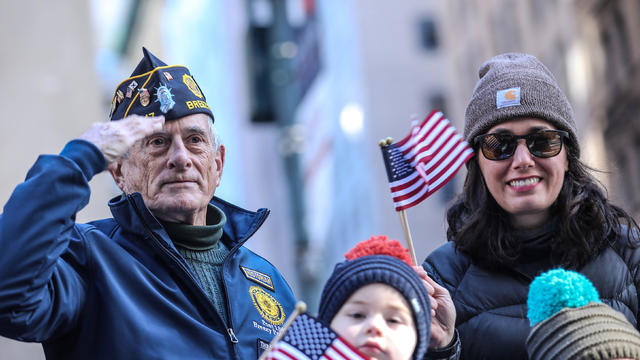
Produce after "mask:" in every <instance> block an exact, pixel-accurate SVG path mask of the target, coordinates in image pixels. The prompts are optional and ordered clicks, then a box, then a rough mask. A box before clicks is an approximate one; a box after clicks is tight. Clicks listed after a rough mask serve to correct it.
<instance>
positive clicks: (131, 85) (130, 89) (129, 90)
mask: <svg viewBox="0 0 640 360" xmlns="http://www.w3.org/2000/svg"><path fill="white" fill-rule="evenodd" d="M136 86H138V83H137V82H136V81H135V80H132V81H131V82H130V83H129V86H127V95H126V96H127V98H129V99H130V98H131V96H132V95H133V90H135V89H136Z"/></svg>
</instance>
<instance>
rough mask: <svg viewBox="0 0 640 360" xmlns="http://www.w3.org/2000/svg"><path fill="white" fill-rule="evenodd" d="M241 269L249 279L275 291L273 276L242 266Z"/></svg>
mask: <svg viewBox="0 0 640 360" xmlns="http://www.w3.org/2000/svg"><path fill="white" fill-rule="evenodd" d="M240 269H242V273H243V274H244V276H245V277H246V278H247V279H249V280H251V281H254V282H256V283H258V284H260V285H262V286H264V287H266V288H267V289H269V290H271V291H275V289H274V288H273V281H271V276H269V275H267V274H263V273H261V272H260V271H256V270H253V269H249V268H246V267H244V266H240Z"/></svg>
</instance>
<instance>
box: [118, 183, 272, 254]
mask: <svg viewBox="0 0 640 360" xmlns="http://www.w3.org/2000/svg"><path fill="white" fill-rule="evenodd" d="M210 203H211V204H213V205H215V206H217V207H218V208H219V209H220V210H222V211H223V212H224V214H225V215H226V217H227V222H226V224H225V225H224V227H223V228H222V229H223V233H224V234H223V237H222V240H223V241H225V242H227V245H228V246H231V247H234V246H235V245H237V244H241V243H244V242H245V241H247V239H248V238H249V237H251V235H253V233H255V232H256V230H258V228H260V226H261V225H262V224H263V223H264V221H265V220H266V218H267V216H269V210H268V209H265V208H261V209H258V210H257V211H249V210H246V209H243V208H241V207H238V206H236V205H233V204H231V203H229V202H226V201H224V200H222V199H220V198H218V197H215V196H214V197H213V199H211V202H210ZM109 207H110V208H111V214H112V215H113V218H114V219H115V220H116V221H117V222H118V224H120V226H121V227H122V228H123V230H125V231H128V232H131V233H134V234H137V235H140V236H145V235H146V234H147V232H146V231H147V230H149V231H152V232H155V233H160V234H163V238H165V236H166V232H165V231H164V228H163V227H162V225H161V224H160V222H158V220H157V219H156V218H155V216H153V214H152V213H151V211H149V208H147V206H146V205H145V203H144V200H143V199H142V195H141V194H140V193H133V194H130V195H119V196H117V197H114V198H113V199H111V200H110V201H109ZM145 228H147V229H145ZM166 239H167V240H168V236H166Z"/></svg>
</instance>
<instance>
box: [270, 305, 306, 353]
mask: <svg viewBox="0 0 640 360" xmlns="http://www.w3.org/2000/svg"><path fill="white" fill-rule="evenodd" d="M305 311H307V304H305V302H304V301H298V302H297V303H296V307H295V309H293V312H292V313H291V315H289V318H288V319H287V321H285V323H284V325H282V328H281V329H280V331H279V332H278V333H277V334H276V336H275V337H274V338H273V340H271V342H270V343H269V348H268V349H267V350H265V351H264V352H262V355H260V357H259V358H258V360H265V359H266V358H267V356H268V355H269V353H270V352H271V349H272V348H273V346H274V345H275V344H276V343H278V341H280V340H282V337H283V336H284V333H286V332H287V330H289V327H290V326H291V324H292V323H293V320H295V319H296V317H298V315H300V314H302V313H303V312H305Z"/></svg>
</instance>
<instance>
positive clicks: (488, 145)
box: [473, 130, 569, 160]
mask: <svg viewBox="0 0 640 360" xmlns="http://www.w3.org/2000/svg"><path fill="white" fill-rule="evenodd" d="M568 136H569V133H567V132H566V131H562V130H540V131H536V132H533V133H531V134H527V135H513V134H509V133H490V134H484V135H478V136H476V138H475V139H474V140H473V143H474V145H478V144H480V148H481V149H482V154H484V157H486V158H487V159H489V160H505V159H508V158H510V157H512V156H513V153H515V151H516V148H517V147H518V140H519V139H524V140H525V142H526V144H527V148H528V149H529V152H530V153H531V154H532V155H533V156H536V157H539V158H550V157H554V156H556V155H558V154H559V153H560V150H562V140H563V138H566V137H568Z"/></svg>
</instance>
